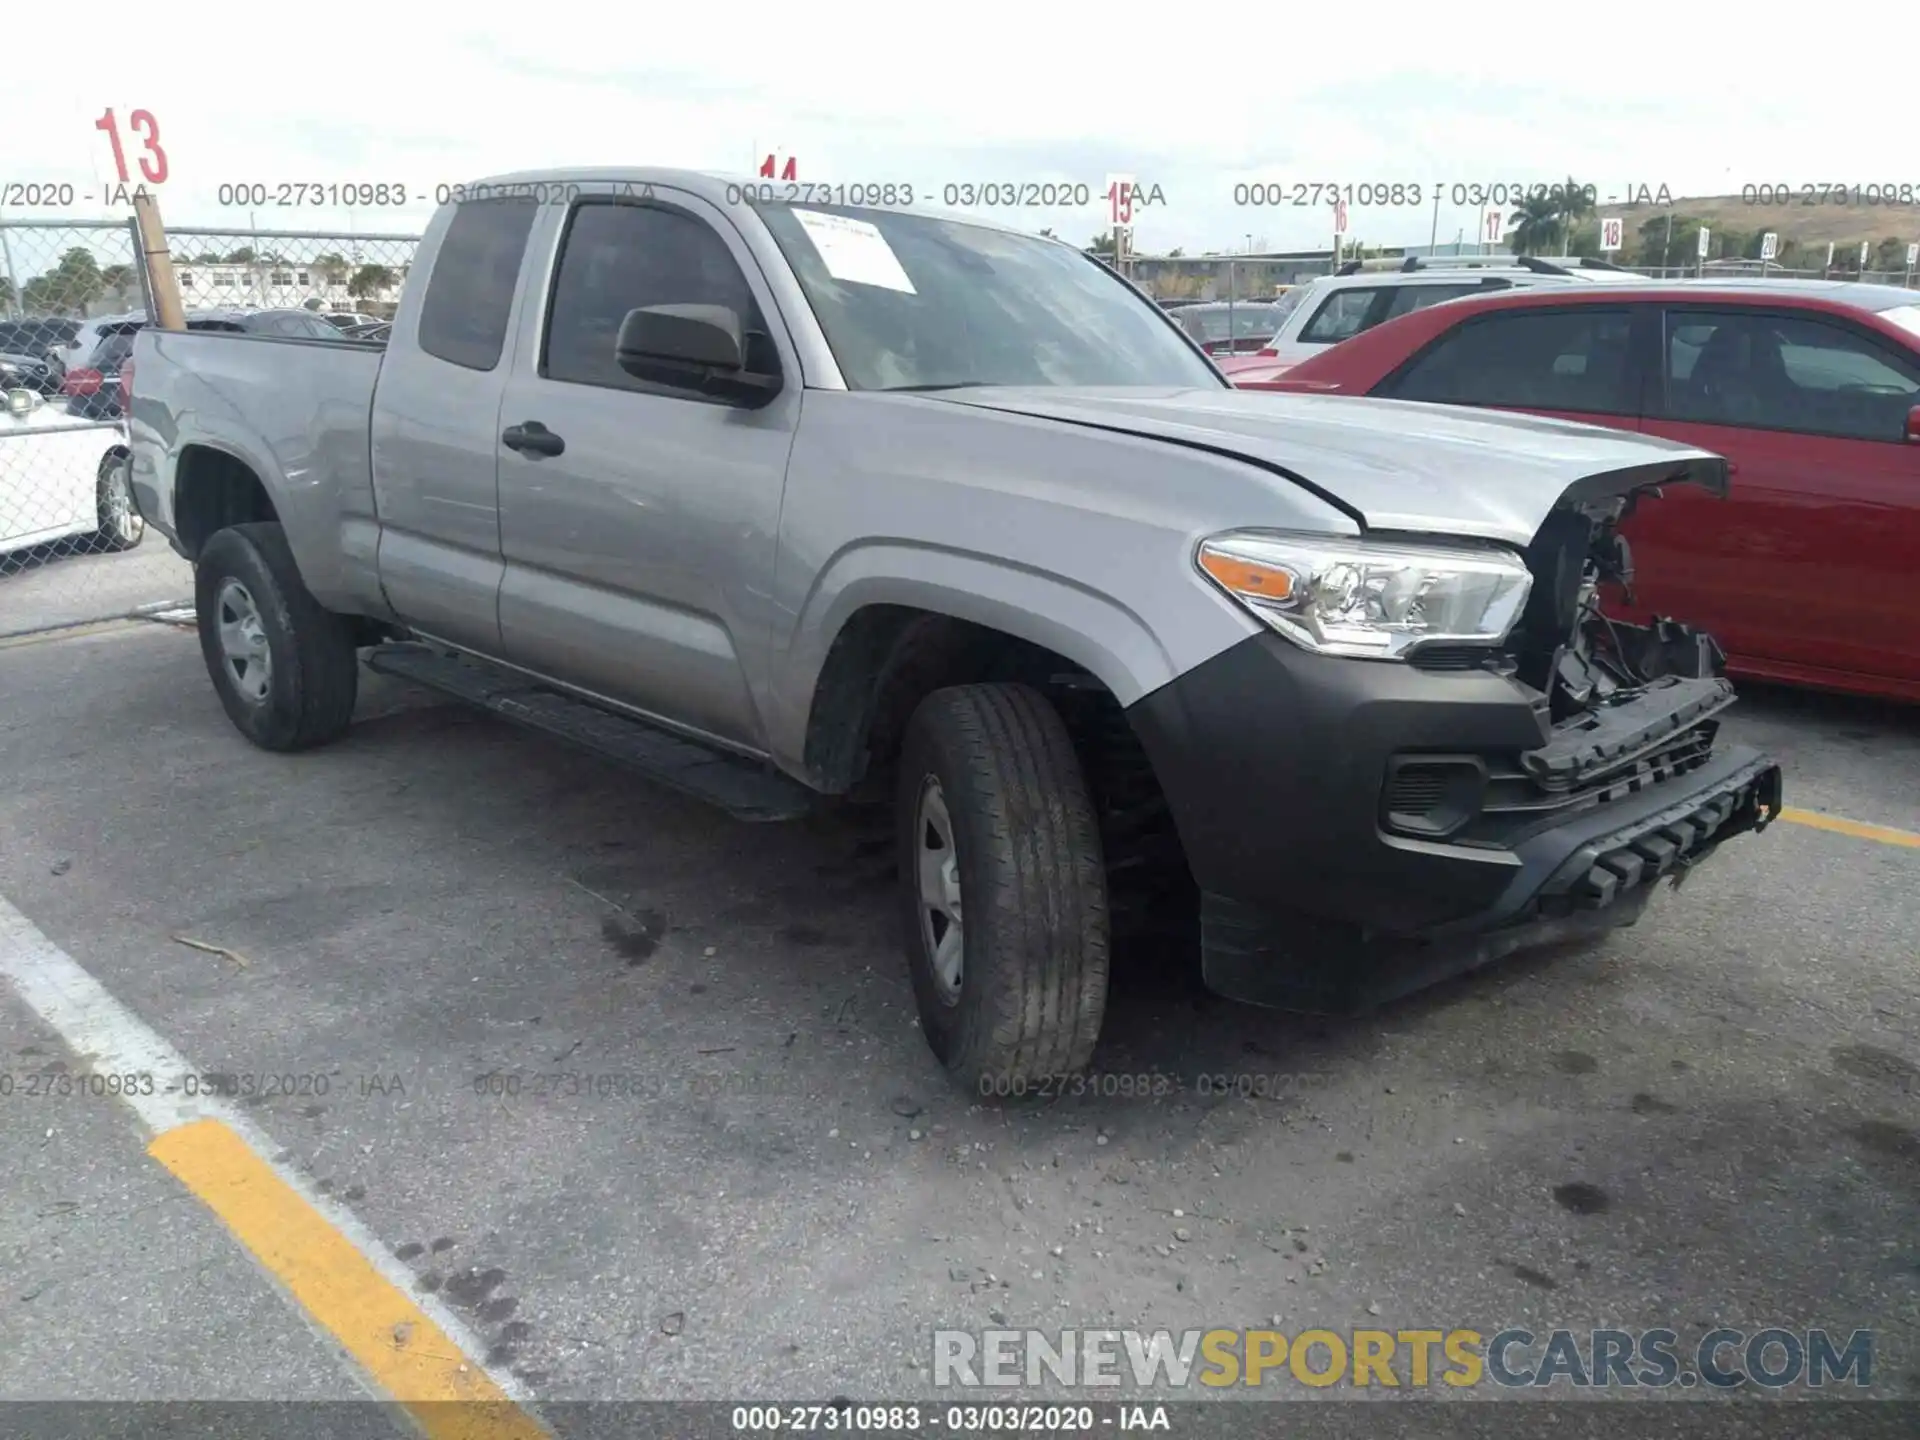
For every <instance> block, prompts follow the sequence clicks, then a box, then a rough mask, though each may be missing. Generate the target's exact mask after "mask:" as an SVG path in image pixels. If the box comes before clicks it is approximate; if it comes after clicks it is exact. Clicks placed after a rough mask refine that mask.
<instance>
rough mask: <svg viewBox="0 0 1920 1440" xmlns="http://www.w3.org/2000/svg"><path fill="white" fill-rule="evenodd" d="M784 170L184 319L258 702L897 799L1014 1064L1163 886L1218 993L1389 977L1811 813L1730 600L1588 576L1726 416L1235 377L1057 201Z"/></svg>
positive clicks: (474, 221)
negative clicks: (924, 200) (365, 698)
mask: <svg viewBox="0 0 1920 1440" xmlns="http://www.w3.org/2000/svg"><path fill="white" fill-rule="evenodd" d="M796 188H797V187H791V186H786V185H777V184H772V183H769V182H764V181H762V182H755V181H751V180H746V181H729V180H727V179H725V178H721V177H714V176H708V175H699V174H690V173H683V172H674V171H644V170H633V171H577V172H572V171H569V172H557V173H541V174H530V175H517V176H507V177H504V178H502V179H499V180H495V181H490V182H486V183H483V184H480V185H477V186H474V187H472V189H471V190H470V191H469V192H468V193H467V194H466V195H465V196H464V197H463V198H462V199H461V200H460V201H459V202H458V203H454V204H450V205H448V206H445V207H443V208H442V209H441V210H440V212H439V213H438V214H437V215H436V216H435V217H434V219H433V222H432V224H431V225H430V226H429V228H428V230H427V233H426V236H425V238H424V240H423V241H422V243H421V246H420V250H419V256H418V260H417V263H416V265H415V267H414V269H413V271H412V273H411V274H410V276H409V277H408V280H407V283H406V286H405V296H404V299H403V300H402V302H401V304H400V308H399V313H398V315H397V317H396V319H395V321H394V326H393V332H392V338H391V340H390V342H388V343H386V344H385V345H384V346H382V345H378V344H358V343H354V342H341V341H331V342H319V341H316V342H312V343H307V342H302V341H299V340H291V339H266V338H255V337H251V336H237V335H236V336H226V335H200V334H192V333H179V332H169V331H162V330H159V329H148V330H145V331H143V332H142V333H141V335H140V338H139V342H138V346H137V348H136V351H135V356H134V367H133V368H134V372H135V373H134V378H133V379H132V381H131V382H130V389H131V395H132V405H131V425H132V448H133V461H132V483H133V487H134V493H135V496H136V500H137V503H138V505H139V507H140V509H141V511H142V513H143V514H144V515H145V517H146V518H147V520H148V521H149V522H150V523H151V524H153V525H154V526H155V527H156V528H157V529H159V530H160V531H161V532H163V533H164V534H165V535H167V536H168V538H169V539H170V540H171V541H172V543H173V545H174V546H175V548H176V549H177V550H178V551H179V552H180V553H181V554H182V555H184V556H186V557H187V558H188V559H189V560H191V561H192V562H193V563H194V565H195V567H196V569H197V581H196V599H197V603H198V609H199V625H200V636H201V642H202V648H203V651H204V653H205V657H206V664H207V670H208V672H209V673H210V675H211V676H212V679H213V684H214V686H215V688H216V689H217V690H218V692H219V694H220V698H221V700H222V702H223V704H224V705H225V708H226V710H227V713H228V714H229V715H230V716H231V717H232V719H233V722H234V724H235V725H236V726H237V727H238V728H239V729H240V730H241V732H242V733H244V734H245V735H246V736H247V737H248V738H249V739H251V740H252V741H254V742H255V743H256V744H258V745H261V746H264V747H266V748H268V749H271V750H295V749H299V748H302V747H307V746H313V745H317V744H321V743H323V742H325V741H328V740H330V739H332V738H334V737H336V736H338V735H339V734H340V733H341V732H342V731H343V730H344V729H345V728H346V727H347V725H348V722H349V718H350V716H351V714H352V711H353V706H354V698H355V685H356V679H357V676H358V674H359V667H360V665H361V663H362V662H363V660H364V663H366V664H368V665H369V666H371V667H372V668H374V669H375V670H379V671H383V672H390V673H393V674H398V675H402V676H406V677H409V678H411V679H413V680H415V681H419V682H422V683H424V684H427V685H430V686H435V687H438V688H440V689H442V690H444V691H447V692H450V693H452V694H454V695H456V696H460V697H464V698H465V699H468V700H470V701H472V702H473V703H475V704H477V705H480V706H483V707H485V708H486V709H488V710H490V711H492V712H493V713H495V714H497V715H501V716H504V717H507V718H509V719H512V720H514V721H517V722H520V723H522V724H526V725H530V726H534V727H537V728H540V729H542V730H545V731H548V732H551V733H554V734H557V735H560V736H564V737H566V738H568V739H570V740H572V741H574V742H576V743H579V744H582V745H585V746H588V747H591V748H592V749H594V750H596V751H598V752H600V753H601V754H603V755H605V756H606V757H608V758H610V759H614V760H618V761H622V762H625V763H628V764H631V765H635V766H638V767H639V768H641V769H642V770H644V771H646V772H647V773H648V774H650V775H652V776H654V777H655V778H657V779H658V780H660V781H661V782H663V783H666V784H669V785H674V786H677V787H679V788H681V789H682V790H686V791H690V792H693V793H695V794H699V795H702V796H705V797H708V798H710V799H712V800H715V801H717V802H718V803H720V804H722V805H724V806H726V807H727V808H728V809H730V810H732V811H733V812H734V813H735V814H737V815H740V816H742V817H744V818H748V819H762V820H765V819H780V818H786V817H791V816H795V815H798V814H800V813H802V812H804V811H805V810H807V809H808V808H809V807H810V806H812V805H814V804H816V803H819V802H820V801H821V800H822V798H823V797H842V798H843V799H844V800H846V801H848V802H852V803H859V802H861V801H863V800H884V801H886V803H890V804H891V805H892V806H893V807H894V809H895V815H896V817H897V819H896V821H895V833H896V835H897V844H898V860H899V877H900V878H899V894H900V905H901V910H902V914H903V918H904V922H905V924H904V929H905V934H906V936H907V950H908V955H907V963H908V966H909V969H910V971H911V974H912V980H913V988H914V992H915V995H916V997H917V999H918V1004H919V1011H920V1017H921V1021H922V1025H923V1028H924V1031H925V1034H926V1037H927V1040H928V1042H929V1043H930V1045H931V1046H932V1048H933V1051H934V1053H935V1054H936V1055H937V1056H938V1058H939V1059H940V1061H941V1062H943V1063H944V1065H945V1066H946V1067H947V1068H948V1069H949V1070H950V1071H951V1072H953V1073H954V1075H955V1076H956V1077H957V1078H958V1079H959V1080H960V1081H961V1082H962V1083H963V1084H966V1085H968V1086H970V1087H973V1086H978V1087H980V1088H982V1089H993V1088H998V1089H999V1091H1000V1093H1006V1092H1007V1090H1008V1089H1010V1088H1011V1089H1019V1088H1021V1087H1022V1086H1024V1085H1027V1084H1030V1083H1031V1082H1032V1081H1034V1080H1035V1079H1037V1078H1038V1077H1043V1076H1048V1075H1058V1074H1063V1073H1068V1072H1072V1071H1074V1070H1077V1069H1079V1068H1080V1067H1082V1066H1084V1065H1086V1064H1087V1062H1088V1060H1089V1058H1090V1056H1091V1054H1092V1051H1093V1048H1094V1042H1095V1039H1096V1036H1097V1034H1098V1032H1099V1029H1100V1023H1101V1016H1102V1013H1103V1010H1104V1006H1105V1002H1106V994H1107V984H1108V956H1109V942H1110V936H1111V933H1112V922H1113V921H1114V919H1115V918H1116V917H1117V916H1118V915H1119V914H1120V913H1121V911H1122V910H1123V909H1124V908H1125V907H1126V906H1127V905H1129V904H1131V903H1132V897H1136V896H1137V895H1138V894H1139V893H1140V890H1139V887H1141V886H1147V887H1148V888H1152V886H1154V885H1161V886H1163V888H1162V890H1160V891H1159V892H1157V893H1161V894H1165V893H1175V894H1179V893H1183V889H1182V887H1184V893H1185V894H1186V895H1187V896H1188V897H1189V904H1190V907H1191V908H1190V909H1189V912H1188V913H1189V914H1190V915H1197V933H1198V937H1199V950H1200V954H1201V959H1202V971H1203V974H1204V977H1205V979H1206V981H1207V983H1208V984H1209V985H1210V986H1211V987H1212V988H1214V989H1215V990H1217V991H1219V992H1221V993H1223V994H1226V995H1228V996H1232V997H1237V998H1241V999H1245V1000H1249V1001H1252V1002H1255V1003H1264V1004H1271V1005H1280V1006H1285V1007H1288V1008H1295V1009H1306V1010H1316V1011H1322V1012H1350V1011H1352V1010H1355V1009H1357V1008H1360V1007H1363V1006H1366V1005H1369V1004H1372V1003H1376V1002H1378V1001H1380V1000H1382V999H1384V998H1389V997H1392V996H1395V995H1398V994H1403V993H1405V992H1407V991H1409V990H1412V989H1414V988H1417V987H1419V986H1421V985H1423V984H1425V983H1427V982H1429V981H1431V980H1433V979H1435V978H1438V977H1440V976H1442V975H1446V974H1449V973H1453V972H1457V971H1460V970H1463V969H1466V968H1470V967H1472V966H1474V965H1477V964H1480V963H1483V962H1485V961H1487V960H1489V959H1491V958H1493V957H1495V956H1498V955H1502V954H1505V953H1507V952H1509V951H1511V950H1514V949H1516V948H1519V947H1521V946H1526V945H1532V944H1536V943H1540V942H1544V941H1558V940H1565V939H1569V938H1573V937H1581V936H1590V935H1596V934H1600V933H1602V932H1604V931H1606V930H1607V929H1609V928H1611V927H1613V926H1616V925H1621V924H1627V923H1631V922H1632V921H1633V920H1635V919H1636V918H1638V916H1639V915H1640V913H1641V911H1642V909H1643V908H1644V907H1645V905H1646V903H1647V900H1648V897H1649V895H1650V893H1651V892H1652V890H1653V889H1654V888H1655V883H1656V882H1657V881H1658V880H1659V879H1661V878H1662V877H1671V878H1672V879H1673V881H1674V883H1675V884H1676V885H1677V884H1678V882H1679V880H1680V879H1681V878H1682V877H1684V876H1685V875H1686V874H1687V873H1688V871H1689V870H1690V867H1691V866H1693V865H1694V864H1695V863H1696V862H1698V861H1699V860H1701V859H1702V858H1703V857H1705V856H1706V855H1707V854H1708V853H1709V852H1711V851H1712V850H1714V849H1715V848H1716V847H1717V846H1719V845H1720V844H1721V843H1722V842H1723V841H1725V840H1727V839H1728V838H1730V837H1732V836H1734V835H1737V834H1740V833H1741V832H1744V831H1747V830H1759V829H1761V828H1763V827H1764V826H1765V825H1766V824H1767V823H1768V822H1769V821H1770V819H1771V818H1772V817H1773V816H1774V815H1775V814H1776V813H1777V811H1778V808H1779V804H1780V771H1779V768H1778V766H1777V765H1775V764H1774V763H1773V762H1772V761H1771V760H1770V759H1768V758H1766V757H1764V756H1762V755H1760V754H1757V753H1755V752H1754V751H1752V750H1748V749H1742V748H1738V747H1730V746H1725V745H1721V744H1718V743H1716V729H1717V726H1718V717H1719V716H1720V714H1721V712H1722V711H1723V710H1724V709H1725V708H1726V706H1727V705H1728V704H1729V703H1730V702H1731V700H1732V691H1731V688H1730V687H1729V686H1728V684H1727V682H1726V681H1725V680H1724V679H1723V678H1722V677H1721V674H1720V670H1721V665H1720V655H1719V652H1718V649H1717V647H1716V646H1715V645H1714V644H1713V642H1712V641H1711V639H1709V638H1708V637H1706V636H1704V635H1700V634H1697V633H1695V632H1693V631H1691V630H1689V629H1687V628H1686V627H1685V626H1684V625H1682V624H1680V623H1678V622H1675V621H1663V622H1661V623H1659V624H1656V625H1653V626H1651V627H1646V628H1636V627H1629V626H1626V625H1623V624H1617V623H1612V622H1610V621H1609V620H1608V619H1606V618H1605V617H1603V616H1602V614H1601V611H1600V606H1599V598H1600V596H1601V594H1602V593H1603V588H1604V587H1606V586H1608V585H1630V583H1631V559H1630V556H1629V555H1628V553H1627V550H1626V548H1625V546H1624V544H1623V543H1622V542H1621V540H1620V539H1619V538H1618V536H1617V533H1616V529H1615V526H1616V522H1617V521H1618V520H1619V519H1620V517H1621V515H1622V513H1623V512H1624V511H1625V510H1626V509H1627V508H1628V507H1631V506H1633V505H1636V504H1643V503H1658V502H1657V498H1656V497H1657V496H1658V494H1659V492H1660V489H1661V487H1663V486H1667V485H1681V484H1694V485H1702V486H1705V487H1708V488H1709V489H1712V490H1721V489H1723V487H1724V486H1725V483H1726V466H1725V464H1724V462H1723V461H1721V460H1720V459H1719V458H1718V457H1716V456H1713V455H1711V454H1707V453H1705V452H1703V451H1699V450H1694V449H1689V448H1686V447H1683V446H1679V445H1675V444H1671V443H1667V442H1663V441H1653V440H1647V439H1643V438H1640V437H1636V436H1630V435H1622V434H1619V433H1618V432H1615V431H1610V430H1600V429H1592V428H1588V427H1585V426H1580V425H1571V424H1563V423H1559V422H1554V421H1546V420H1538V419H1528V418H1521V417H1517V416H1516V417H1502V416H1498V415H1490V414H1484V413H1477V412H1466V411H1459V410H1451V409H1447V408H1443V407H1438V406H1429V405H1417V404H1406V403H1397V402H1391V401H1375V400H1364V399H1336V398H1316V397H1310V396H1274V395H1262V394H1246V393H1240V392H1236V391H1234V390H1233V389H1231V388H1229V387H1228V385H1227V384H1226V383H1225V382H1224V381H1223V380H1222V378H1221V377H1220V374H1219V372H1218V371H1216V370H1215V369H1214V368H1213V366H1212V364H1211V363H1210V362H1209V361H1208V360H1207V359H1206V358H1205V357H1204V356H1203V355H1202V354H1201V353H1200V352H1199V351H1198V350H1197V349H1196V348H1195V347H1194V345H1193V344H1192V342H1191V341H1189V340H1188V339H1187V338H1185V337H1184V336H1183V335H1182V334H1181V332H1180V330H1179V329H1178V327H1177V326H1175V325H1174V324H1173V323H1172V322H1171V321H1170V320H1168V319H1167V318H1166V316H1165V315H1164V314H1163V313H1162V312H1161V310H1160V309H1159V308H1158V307H1157V306H1155V305H1154V304H1152V303H1151V302H1150V301H1149V300H1147V299H1146V298H1145V297H1143V296H1142V295H1141V294H1140V293H1139V292H1137V291H1136V290H1134V289H1133V288H1132V287H1131V286H1129V285H1128V284H1127V283H1126V282H1125V281H1124V280H1122V279H1121V278H1120V277H1118V276H1117V275H1115V274H1114V273H1113V272H1112V271H1111V270H1109V269H1108V268H1106V267H1105V266H1103V265H1102V264H1100V263H1099V262H1098V261H1096V260H1094V259H1091V258H1089V257H1088V256H1086V255H1084V254H1082V253H1081V252H1079V251H1078V250H1075V249H1073V248H1071V247H1070V246H1067V245H1063V244H1060V243H1058V242H1055V241H1052V240H1049V239H1046V238H1042V237H1036V236H1032V235H1027V234H1021V233H1018V232H1016V231H1013V230H1010V229H1007V228H1003V227H1001V226H998V225H994V224H989V223H984V222H981V221H977V220H963V219H956V218H948V217H941V216H935V215H928V214H922V213H917V212H913V211H910V210H901V209H892V208H859V207H849V206H845V205H839V204H832V203H817V204H810V203H807V202H808V200H809V199H810V198H812V197H808V196H798V195H794V194H789V193H787V192H788V191H790V190H794V189H796ZM822 198H823V201H824V200H825V199H831V198H836V197H822ZM1143 877H1159V878H1158V879H1157V880H1155V879H1148V878H1143ZM1167 877H1172V878H1171V881H1170V882H1169V881H1168V878H1167ZM1169 883H1170V884H1171V887H1172V889H1171V891H1170V892H1169V891H1168V890H1167V889H1165V888H1164V887H1165V886H1166V885H1167V884H1169Z"/></svg>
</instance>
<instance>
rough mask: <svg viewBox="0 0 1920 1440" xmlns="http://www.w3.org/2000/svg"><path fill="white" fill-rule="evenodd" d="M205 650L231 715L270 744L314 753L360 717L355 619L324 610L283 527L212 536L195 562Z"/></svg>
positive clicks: (254, 526) (241, 727)
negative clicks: (302, 574)
mask: <svg viewBox="0 0 1920 1440" xmlns="http://www.w3.org/2000/svg"><path fill="white" fill-rule="evenodd" d="M194 609H195V612H196V616H197V618H198V620H199V625H200V653H201V654H202V655H203V656H204V657H205V658H206V662H207V673H208V674H209V675H210V676H212V678H213V688H214V689H215V690H216V691H218V692H219V695H220V703H221V704H222V705H223V706H225V707H226V711H227V715H228V717H229V718H230V719H231V720H232V721H233V723H234V725H235V726H236V727H238V729H239V731H240V733H241V734H243V735H245V736H246V737H247V738H248V739H249V740H251V741H253V743H254V744H256V745H258V746H260V747H261V748H262V749H264V750H305V749H308V748H310V747H312V746H315V745H324V744H325V743H326V742H327V741H329V740H332V739H335V738H336V737H338V736H339V735H340V734H341V733H342V732H343V731H344V730H345V729H346V728H347V724H348V722H349V721H350V720H351V719H352V717H353V702H354V697H355V694H356V692H357V690H358V687H359V680H360V667H359V658H358V657H357V656H356V655H355V653H354V647H353V631H352V628H351V626H349V624H348V623H347V621H345V620H344V619H342V618H341V617H340V616H338V615H334V614H332V613H330V612H329V611H327V610H323V609H322V608H321V607H320V602H319V601H317V600H315V599H314V598H313V596H312V595H311V594H310V593H308V590H307V587H306V585H305V583H304V582H303V581H302V580H301V579H300V571H299V568H298V567H297V566H296V565H295V564H294V562H293V552H292V551H291V550H289V549H288V548H287V538H286V536H285V534H284V533H282V531H281V529H280V527H279V526H278V525H277V524H272V523H255V524H249V525H235V526H233V527H231V528H230V529H226V530H221V531H219V532H217V533H216V534H214V535H213V537H212V538H211V539H209V540H208V541H207V543H206V546H205V548H204V549H202V550H201V552H200V557H199V559H198V560H197V561H196V562H195V569H194Z"/></svg>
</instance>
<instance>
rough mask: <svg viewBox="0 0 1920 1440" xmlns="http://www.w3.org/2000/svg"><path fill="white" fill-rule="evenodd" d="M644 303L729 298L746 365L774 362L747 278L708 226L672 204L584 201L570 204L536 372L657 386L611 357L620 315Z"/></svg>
mask: <svg viewBox="0 0 1920 1440" xmlns="http://www.w3.org/2000/svg"><path fill="white" fill-rule="evenodd" d="M648 305H725V306H727V307H728V308H730V309H731V310H733V311H734V312H735V313H736V314H738V315H739V316H740V320H741V326H742V329H743V330H744V331H745V332H746V337H747V356H746V360H747V368H748V369H749V370H753V371H757V372H760V373H770V372H772V371H777V370H778V369H779V368H780V367H779V356H778V354H777V352H775V351H774V350H773V346H772V341H771V339H770V338H769V337H768V336H767V334H766V328H767V327H766V323H765V322H764V321H763V320H762V319H761V316H760V307H759V305H758V304H757V303H755V301H754V298H753V291H752V289H751V288H750V287H749V286H748V285H747V277H746V276H745V275H743V274H742V273H741V272H740V267H739V266H738V265H737V264H735V263H734V259H733V255H732V253H731V252H729V251H728V249H727V245H726V242H725V241H724V240H722V239H721V238H720V237H719V235H717V234H716V233H715V232H714V231H713V229H712V228H711V227H710V226H708V225H707V224H706V223H705V222H704V221H701V220H698V219H696V218H694V217H693V216H691V215H688V214H685V213H683V212H681V211H678V210H667V209H662V208H659V207H657V206H651V205H623V204H614V203H606V202H593V201H589V202H587V203H584V204H581V205H579V206H577V207H576V208H575V210H574V212H573V218H572V221H571V223H570V224H569V225H568V226H567V235H566V239H565V241H564V242H562V244H561V248H560V270H559V274H558V275H557V276H556V277H555V279H554V282H553V302H552V306H551V308H550V309H549V311H548V315H547V341H546V354H545V356H544V357H543V365H542V370H541V373H542V374H544V375H545V376H546V377H547V378H548V379H549V380H571V381H574V382H575V383H577V384H582V385H607V386H612V387H614V388H617V389H622V390H653V389H656V388H658V387H656V386H654V385H651V384H649V383H648V382H647V381H645V380H639V379H636V378H634V377H633V376H631V375H629V374H627V372H626V371H624V370H622V369H621V368H620V363H619V361H618V360H617V359H615V357H614V344H615V342H616V341H617V340H618V339H619V336H620V322H621V321H622V320H624V319H625V318H626V316H627V312H628V311H629V310H638V309H641V308H643V307H645V306H648ZM673 393H675V394H681V393H682V392H679V391H675V392H673Z"/></svg>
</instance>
